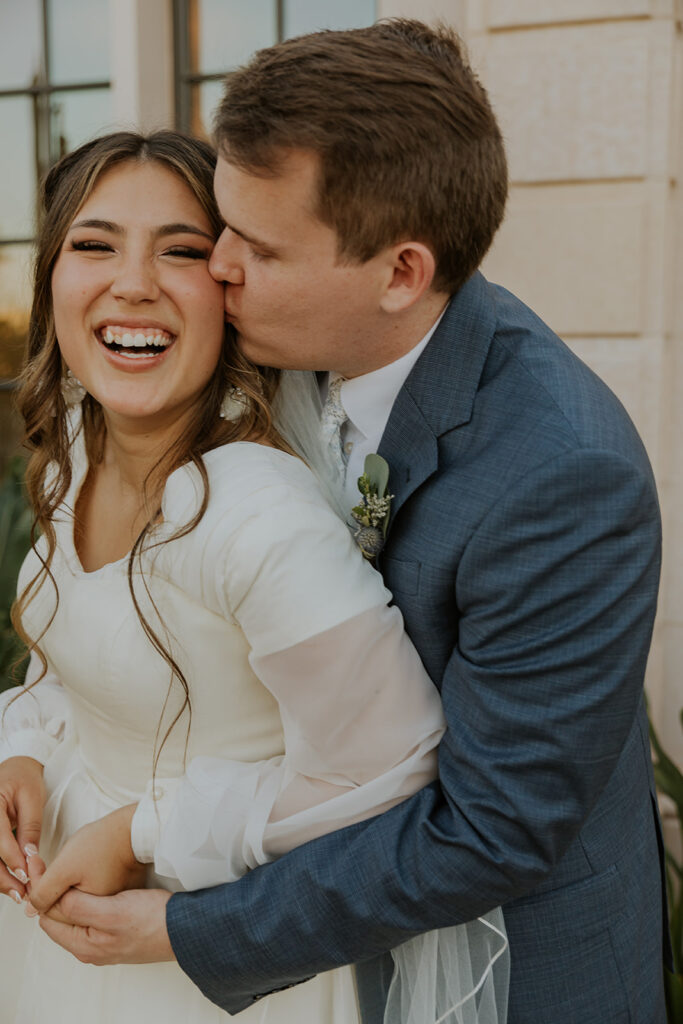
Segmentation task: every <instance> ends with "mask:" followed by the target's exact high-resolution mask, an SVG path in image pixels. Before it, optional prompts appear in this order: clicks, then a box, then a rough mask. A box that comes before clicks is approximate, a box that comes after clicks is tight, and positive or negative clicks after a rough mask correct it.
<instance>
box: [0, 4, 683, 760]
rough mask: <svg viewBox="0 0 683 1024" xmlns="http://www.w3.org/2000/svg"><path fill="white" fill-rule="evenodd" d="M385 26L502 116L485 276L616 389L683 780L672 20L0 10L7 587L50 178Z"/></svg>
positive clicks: (677, 16) (605, 15)
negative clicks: (437, 48)
mask: <svg viewBox="0 0 683 1024" xmlns="http://www.w3.org/2000/svg"><path fill="white" fill-rule="evenodd" d="M392 15H405V16H412V17H419V18H422V19H423V20H425V21H434V20H436V19H437V18H441V19H443V20H445V21H447V22H449V23H451V24H453V25H455V26H456V28H457V29H458V30H459V31H460V33H461V34H462V35H463V36H464V37H465V39H466V41H467V43H468V45H469V48H470V53H471V57H472V62H473V64H474V66H475V67H476V68H477V69H478V71H479V73H480V77H481V78H482V80H483V82H484V84H485V86H486V87H487V88H488V90H489V92H490V94H491V96H492V99H493V102H494V106H495V107H496V109H497V111H498V114H499V117H500V120H501V123H502V125H503V129H504V133H505V136H506V140H507V145H508V152H509V157H510V169H511V178H512V192H511V198H510V203H509V208H508V213H507V218H506V221H505V224H504V225H503V227H502V229H501V231H500V233H499V236H498V238H497V241H496V243H495V245H494V248H493V250H492V252H491V254H490V255H489V257H488V258H487V260H486V263H485V266H484V271H485V273H486V274H487V276H489V277H490V278H491V279H492V280H495V281H497V282H499V283H501V284H504V285H505V286H507V287H508V288H510V289H511V290H512V291H514V292H516V293H517V294H518V295H519V296H520V297H521V298H522V299H524V300H525V301H526V302H528V303H529V304H530V305H531V306H532V307H533V308H534V309H535V310H536V311H537V312H538V313H539V314H540V315H541V316H542V317H544V319H546V320H547V321H548V323H549V324H550V325H551V326H552V327H553V328H554V329H555V330H556V331H557V332H558V334H559V335H560V336H561V337H562V338H563V339H565V341H566V342H567V343H568V344H569V345H570V347H571V348H572V349H573V350H574V351H575V352H576V353H577V354H578V355H579V356H580V357H581V358H582V359H584V360H585V361H586V362H588V363H589V364H590V365H591V366H592V367H593V368H594V369H595V370H596V371H597V372H598V373H599V374H600V375H601V376H602V377H603V378H604V379H605V380H606V381H607V382H608V384H609V385H610V386H611V387H612V388H613V390H614V391H616V393H617V394H618V395H619V397H620V398H621V400H622V401H623V403H624V405H625V406H626V408H627V409H628V411H629V412H630V414H631V416H632V418H633V419H634V421H635V423H636V425H637V427H638V429H639V430H640V433H641V435H642V437H643V439H644V441H645V444H646V447H647V449H648V452H649V454H650V458H651V460H652V463H653V466H654V469H655V473H656V476H657V480H658V484H659V490H660V495H661V502H662V511H663V515H664V525H665V562H664V575H663V580H662V589H661V598H660V610H659V616H658V621H657V626H656V631H655V640H654V644H653V649H652V655H651V659H650V665H649V669H648V680H647V689H648V694H649V699H650V710H651V717H652V720H653V722H654V724H655V726H656V728H657V731H658V733H659V735H660V738H661V740H662V743H663V745H664V747H665V748H666V749H667V750H668V751H669V753H670V754H671V755H672V756H673V758H674V760H676V761H678V763H679V764H681V763H683V732H682V731H681V724H680V721H679V717H678V713H679V709H680V708H681V705H683V671H682V667H683V287H682V286H681V283H683V282H682V274H683V200H682V199H681V187H680V178H681V170H682V169H683V139H682V132H681V128H682V127H683V60H682V56H683V31H682V21H683V0H440V2H439V0H435V2H430V0H406V2H400V0H0V140H1V142H0V472H4V474H5V475H4V483H3V485H2V488H3V489H2V491H1V492H0V557H2V551H3V550H4V551H5V552H9V554H7V556H6V557H4V559H3V561H2V565H0V586H4V587H5V588H7V587H10V586H13V583H12V582H8V581H11V578H12V575H13V574H15V571H16V567H15V564H14V555H13V554H12V553H13V552H15V551H16V550H17V549H18V548H20V547H21V545H22V544H24V543H25V537H26V521H25V520H24V519H22V518H21V516H20V515H19V510H20V501H21V498H20V490H19V482H18V475H17V473H18V471H17V470H16V468H15V470H14V473H15V476H14V477H12V476H11V475H10V476H8V467H10V466H11V461H10V460H11V457H12V455H13V454H14V453H15V452H16V451H17V446H18V438H19V425H18V423H17V421H16V418H15V416H14V414H13V413H12V411H11V398H12V379H13V377H14V375H15V374H16V372H17V369H18V367H19V366H20V363H21V358H22V348H23V342H24V338H25V332H26V324H27V316H28V308H29V302H30V286H29V276H30V263H31V253H32V238H33V236H34V232H35V220H36V211H35V197H36V189H37V182H38V181H39V179H40V177H41V175H42V174H43V173H44V172H45V170H46V169H47V168H48V167H49V166H50V165H51V164H52V163H53V162H54V161H55V160H56V159H57V158H58V157H60V156H61V155H62V154H64V153H66V152H67V151H69V150H70V149H72V148H74V147H75V146H77V145H79V144H80V143H81V142H83V141H84V140H86V139H88V138H90V137H91V136H93V135H95V134H100V133H102V132H104V131H107V130H111V129H113V128H115V127H130V126H133V127H142V128H144V129H150V128H154V127H159V126H175V127H178V128H181V129H184V130H188V131H191V132H194V133H197V134H207V133H208V132H209V131H210V124H211V112H212V110H213V108H214V106H215V104H216V102H217V100H218V98H219V96H220V93H221V81H222V79H223V77H224V75H225V74H226V72H228V71H229V70H230V68H232V67H235V66H236V65H238V64H240V63H241V62H243V61H244V60H246V59H247V58H248V57H249V55H250V54H251V53H252V52H253V51H254V50H255V49H258V48H260V47H262V46H267V45H270V44H271V43H273V42H275V41H276V40H278V39H283V38H286V37H288V36H290V35H296V34H299V33H301V32H306V31H311V30H315V29H318V28H346V27H354V26H360V25H367V24H370V23H371V22H372V21H374V20H375V19H376V18H380V17H386V16H392ZM679 282H680V283H679ZM3 545H4V548H3ZM0 626H2V624H1V623H0Z"/></svg>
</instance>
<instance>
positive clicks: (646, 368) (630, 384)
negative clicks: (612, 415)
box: [565, 337, 664, 475]
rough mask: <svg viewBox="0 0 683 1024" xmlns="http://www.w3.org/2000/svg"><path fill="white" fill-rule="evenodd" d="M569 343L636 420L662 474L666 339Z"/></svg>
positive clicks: (574, 341) (569, 340)
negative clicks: (662, 392)
mask: <svg viewBox="0 0 683 1024" xmlns="http://www.w3.org/2000/svg"><path fill="white" fill-rule="evenodd" d="M565 340H566V341H567V344H568V345H569V347H570V348H571V349H572V351H573V352H575V353H576V355H577V356H578V357H579V359H582V360H583V361H584V363H587V364H588V366H590V368H591V369H592V370H594V371H595V373H597V374H598V376H599V377H601V378H602V380H604V381H605V383H606V384H607V386H608V387H609V388H611V389H612V391H613V392H614V393H615V395H616V396H617V398H618V399H619V401H620V402H621V403H622V405H623V406H624V408H625V409H626V411H627V412H628V414H629V416H630V417H631V419H632V420H633V422H634V424H635V426H636V429H637V430H638V433H639V434H640V436H641V438H642V440H643V444H644V445H645V448H646V450H647V453H648V455H649V457H650V461H651V463H652V467H653V470H654V472H655V475H658V474H659V473H660V471H661V456H660V449H661V445H660V435H661V425H662V421H661V391H662V376H663V368H664V363H663V351H664V341H663V339H662V338H652V337H650V338H647V337H646V338H567V339H565Z"/></svg>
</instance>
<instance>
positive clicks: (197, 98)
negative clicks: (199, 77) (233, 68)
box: [190, 82, 223, 139]
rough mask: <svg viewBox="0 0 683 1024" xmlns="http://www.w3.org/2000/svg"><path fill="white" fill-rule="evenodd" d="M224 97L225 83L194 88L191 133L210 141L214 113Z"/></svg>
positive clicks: (205, 83) (208, 83) (203, 83)
mask: <svg viewBox="0 0 683 1024" xmlns="http://www.w3.org/2000/svg"><path fill="white" fill-rule="evenodd" d="M222 95H223V82H202V84H201V85H195V86H193V87H192V93H191V97H192V99H191V102H192V113H191V116H190V132H191V133H192V135H198V136H199V137H200V138H203V139H210V138H211V134H212V132H213V113H214V110H215V109H216V107H217V106H218V104H219V102H220V99H221V96H222Z"/></svg>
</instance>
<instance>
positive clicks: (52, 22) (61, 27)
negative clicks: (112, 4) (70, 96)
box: [47, 0, 110, 85]
mask: <svg viewBox="0 0 683 1024" xmlns="http://www.w3.org/2000/svg"><path fill="white" fill-rule="evenodd" d="M47 38H48V51H49V58H50V60H49V64H50V81H51V82H52V83H54V84H55V85H63V84H66V83H67V82H69V83H71V82H104V81H107V80H108V78H109V46H110V38H109V0H48V5H47Z"/></svg>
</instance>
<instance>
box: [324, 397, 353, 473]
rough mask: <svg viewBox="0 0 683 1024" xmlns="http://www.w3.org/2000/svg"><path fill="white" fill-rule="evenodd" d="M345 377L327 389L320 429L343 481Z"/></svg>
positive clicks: (344, 463)
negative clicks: (342, 394) (342, 438)
mask: <svg viewBox="0 0 683 1024" xmlns="http://www.w3.org/2000/svg"><path fill="white" fill-rule="evenodd" d="M343 383H344V378H343V377H337V378H336V379H335V380H333V381H331V383H330V385H329V387H328V389H327V398H326V399H325V404H324V405H323V409H322V413H321V415H320V429H321V431H322V435H323V439H324V441H325V445H326V447H327V452H328V456H329V459H330V461H331V462H332V464H333V465H334V466H336V467H337V469H338V470H339V473H340V475H341V479H342V480H345V479H346V458H345V454H344V449H343V447H342V440H341V430H342V427H343V426H344V424H345V423H346V421H347V419H348V416H347V415H346V411H345V409H344V406H343V405H342V401H341V387H342V384H343Z"/></svg>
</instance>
